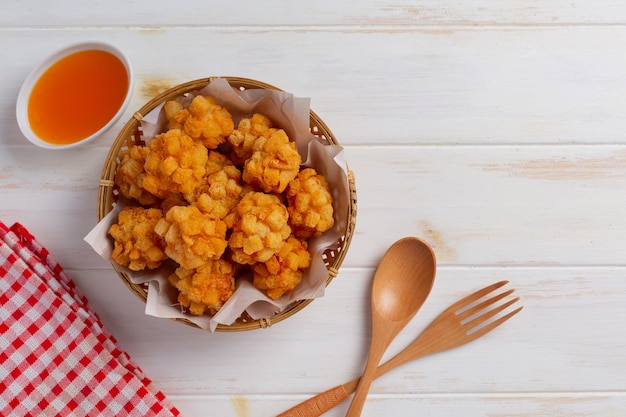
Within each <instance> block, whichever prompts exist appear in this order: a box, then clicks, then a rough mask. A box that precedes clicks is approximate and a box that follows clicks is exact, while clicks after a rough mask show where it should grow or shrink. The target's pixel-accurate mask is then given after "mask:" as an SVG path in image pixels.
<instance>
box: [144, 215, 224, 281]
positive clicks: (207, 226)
mask: <svg viewBox="0 0 626 417" xmlns="http://www.w3.org/2000/svg"><path fill="white" fill-rule="evenodd" d="M154 230H155V232H156V233H157V234H158V235H159V236H161V237H163V238H164V239H165V244H166V246H165V253H166V254H167V256H169V257H170V258H171V259H173V260H175V261H176V262H178V263H179V264H180V266H182V267H183V268H186V269H194V268H198V267H199V266H201V265H203V264H205V263H206V262H207V261H210V260H216V259H219V258H220V257H221V256H222V254H223V253H224V250H225V249H226V245H227V242H226V223H224V221H222V220H220V219H218V218H217V217H215V216H211V215H209V214H204V213H201V212H200V210H198V208H197V207H194V206H175V207H172V208H170V209H169V211H168V212H167V214H166V216H165V218H162V219H161V220H160V221H159V222H158V223H157V224H156V226H155V227H154Z"/></svg>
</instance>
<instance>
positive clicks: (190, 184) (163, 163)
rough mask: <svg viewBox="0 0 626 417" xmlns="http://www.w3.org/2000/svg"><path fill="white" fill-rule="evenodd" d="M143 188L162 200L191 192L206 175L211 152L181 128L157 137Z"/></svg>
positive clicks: (148, 162)
mask: <svg viewBox="0 0 626 417" xmlns="http://www.w3.org/2000/svg"><path fill="white" fill-rule="evenodd" d="M148 148H149V152H148V154H147V156H146V162H145V164H144V168H145V171H146V176H145V179H144V180H143V188H145V189H146V190H147V191H149V192H150V193H152V194H154V195H155V196H157V197H159V198H165V197H166V196H167V195H168V194H170V193H188V192H191V191H193V189H194V188H196V187H197V186H198V184H199V183H200V180H201V179H202V177H203V176H204V173H205V172H206V162H207V159H208V151H207V149H206V148H205V147H204V146H202V144H199V143H196V142H194V141H193V139H191V138H190V137H189V136H187V135H186V134H184V133H183V132H182V131H180V130H178V129H171V130H168V131H167V132H165V133H161V134H159V135H157V136H156V137H155V138H154V139H152V140H151V141H150V142H149V143H148Z"/></svg>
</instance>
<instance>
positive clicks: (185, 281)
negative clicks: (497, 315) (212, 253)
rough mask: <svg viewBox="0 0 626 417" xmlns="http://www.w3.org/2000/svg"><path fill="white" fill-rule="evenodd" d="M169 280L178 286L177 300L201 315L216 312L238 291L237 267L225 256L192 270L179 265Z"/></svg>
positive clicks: (192, 311)
mask: <svg viewBox="0 0 626 417" xmlns="http://www.w3.org/2000/svg"><path fill="white" fill-rule="evenodd" d="M169 282H170V283H171V284H172V285H173V286H174V287H176V289H178V291H179V294H178V302H179V303H180V304H181V305H183V306H184V307H187V308H189V312H190V313H191V314H193V315H196V316H199V315H202V314H204V312H205V311H208V312H209V313H210V314H215V313H216V312H217V311H219V309H220V308H222V306H223V305H224V303H225V302H226V301H228V299H229V298H230V297H231V296H232V295H233V292H234V291H235V266H234V265H233V263H232V262H229V261H227V260H224V259H219V260H215V261H209V262H207V263H206V264H204V265H202V266H200V267H198V268H196V269H193V270H189V269H185V268H183V267H180V268H177V269H176V271H175V272H174V273H173V274H172V275H170V276H169Z"/></svg>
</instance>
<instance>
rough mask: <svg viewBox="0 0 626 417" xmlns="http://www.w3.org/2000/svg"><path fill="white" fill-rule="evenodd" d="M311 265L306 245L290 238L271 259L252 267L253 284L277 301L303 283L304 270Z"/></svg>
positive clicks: (292, 237) (294, 238)
mask: <svg viewBox="0 0 626 417" xmlns="http://www.w3.org/2000/svg"><path fill="white" fill-rule="evenodd" d="M310 263H311V255H310V254H309V252H308V251H307V245H306V243H305V242H303V241H301V240H299V239H297V238H296V237H294V236H290V237H289V238H288V239H287V240H286V241H284V242H283V244H282V245H281V247H280V249H279V250H278V252H277V253H276V254H275V255H273V256H272V257H271V258H270V259H268V260H267V261H265V262H264V263H258V264H254V265H252V272H253V282H252V283H253V285H254V286H255V287H256V288H258V289H260V290H264V291H265V293H266V294H267V296H268V297H270V298H271V299H274V300H275V299H277V298H279V297H281V296H282V295H283V294H286V293H288V292H290V291H291V290H293V289H294V288H295V287H296V286H297V285H298V284H299V283H300V281H302V270H303V269H305V268H308V267H309V264H310Z"/></svg>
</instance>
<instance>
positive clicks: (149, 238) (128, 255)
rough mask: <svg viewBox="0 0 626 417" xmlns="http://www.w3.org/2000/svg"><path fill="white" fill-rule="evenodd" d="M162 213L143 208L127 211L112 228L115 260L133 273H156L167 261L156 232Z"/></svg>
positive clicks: (128, 208)
mask: <svg viewBox="0 0 626 417" xmlns="http://www.w3.org/2000/svg"><path fill="white" fill-rule="evenodd" d="M162 217H163V214H162V213H161V210H159V209H155V208H148V209H146V208H143V207H131V206H126V207H124V208H123V209H122V210H121V211H120V213H119V215H118V218H117V223H115V224H113V225H112V226H111V227H110V228H109V234H110V235H111V236H112V237H113V239H114V247H113V254H112V256H113V260H114V261H115V262H117V263H118V264H120V265H123V266H127V267H128V268H129V269H131V270H133V271H141V270H143V269H145V268H148V269H155V268H158V267H159V266H161V263H162V262H163V261H164V260H166V259H167V255H166V254H165V252H164V250H163V248H164V246H165V245H164V242H163V240H162V239H161V237H160V236H159V235H157V234H156V233H155V232H154V226H155V225H156V224H157V223H158V222H159V220H161V219H162Z"/></svg>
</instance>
